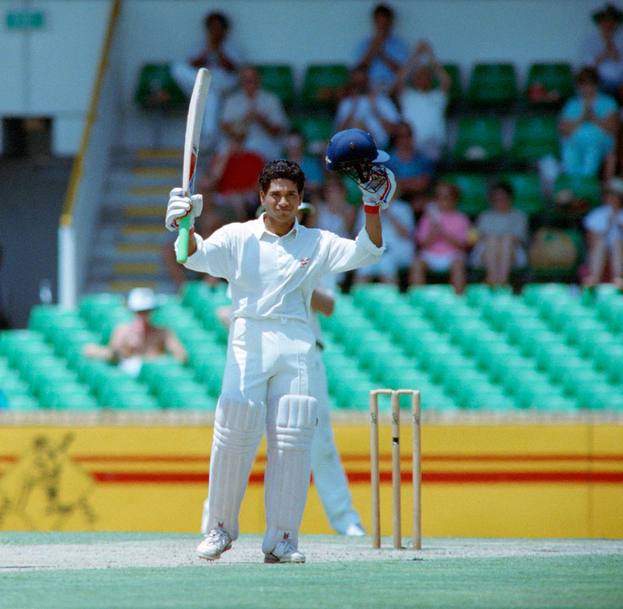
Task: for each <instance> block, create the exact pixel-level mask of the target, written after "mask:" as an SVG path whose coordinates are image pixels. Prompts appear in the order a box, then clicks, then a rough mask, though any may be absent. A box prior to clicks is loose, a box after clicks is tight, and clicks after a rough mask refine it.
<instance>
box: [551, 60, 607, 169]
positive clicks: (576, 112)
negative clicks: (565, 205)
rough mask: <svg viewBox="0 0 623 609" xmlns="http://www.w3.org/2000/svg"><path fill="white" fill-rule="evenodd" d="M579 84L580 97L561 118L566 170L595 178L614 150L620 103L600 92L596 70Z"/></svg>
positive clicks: (580, 76)
mask: <svg viewBox="0 0 623 609" xmlns="http://www.w3.org/2000/svg"><path fill="white" fill-rule="evenodd" d="M576 84H577V90H578V95H577V96H575V97H572V98H571V99H569V100H568V101H567V103H566V104H565V105H564V107H563V109H562V114H561V116H560V133H561V135H562V139H561V143H562V147H561V148H562V164H563V169H564V172H565V173H567V174H569V175H572V176H595V175H597V174H598V173H599V170H600V168H601V164H602V163H603V161H604V159H605V158H606V156H607V155H609V154H610V153H611V152H612V151H613V148H614V138H615V135H616V132H617V128H618V123H619V120H618V116H617V113H618V108H617V103H616V101H615V100H614V99H613V98H612V97H610V96H609V95H604V94H603V93H600V92H599V89H598V86H599V77H598V75H597V71H596V70H595V69H594V68H583V69H582V70H580V72H579V73H578V75H577V77H576ZM613 160H614V159H613Z"/></svg>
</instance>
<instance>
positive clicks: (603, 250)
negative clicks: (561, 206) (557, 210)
mask: <svg viewBox="0 0 623 609" xmlns="http://www.w3.org/2000/svg"><path fill="white" fill-rule="evenodd" d="M583 224H584V228H585V229H586V236H587V240H588V264H589V275H588V276H587V277H586V278H585V280H584V285H586V286H594V285H597V284H598V283H600V282H601V281H602V279H603V276H604V272H605V270H606V265H607V263H608V262H610V276H611V278H612V282H613V283H614V284H615V285H617V286H618V287H619V288H620V289H623V178H612V179H610V180H609V181H608V182H607V184H606V187H605V189H604V204H603V205H601V206H600V207H596V208H595V209H593V210H592V211H591V212H590V213H588V214H587V216H586V217H585V218H584V221H583Z"/></svg>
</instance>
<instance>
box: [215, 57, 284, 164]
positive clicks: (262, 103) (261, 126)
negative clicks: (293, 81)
mask: <svg viewBox="0 0 623 609" xmlns="http://www.w3.org/2000/svg"><path fill="white" fill-rule="evenodd" d="M221 121H222V122H221V126H222V129H223V133H224V134H225V135H227V136H234V135H235V133H236V132H238V131H240V129H241V128H243V129H244V130H245V132H246V137H245V140H244V142H243V144H244V148H245V149H246V150H252V151H253V152H257V153H258V154H259V155H260V156H262V157H263V158H264V160H266V161H272V160H274V159H278V158H281V156H282V154H283V144H284V142H283V136H284V135H285V133H286V129H287V127H288V117H287V116H286V113H285V110H284V109H283V105H282V104H281V101H279V98H278V97H277V96H276V95H275V94H274V93H271V92H270V91H266V90H264V89H262V88H261V80H260V75H259V73H258V71H257V69H256V68H254V67H253V66H245V67H243V68H242V69H241V70H240V90H239V91H236V92H235V93H232V94H231V95H230V96H229V97H227V99H226V100H225V103H224V105H223V115H222V117H221Z"/></svg>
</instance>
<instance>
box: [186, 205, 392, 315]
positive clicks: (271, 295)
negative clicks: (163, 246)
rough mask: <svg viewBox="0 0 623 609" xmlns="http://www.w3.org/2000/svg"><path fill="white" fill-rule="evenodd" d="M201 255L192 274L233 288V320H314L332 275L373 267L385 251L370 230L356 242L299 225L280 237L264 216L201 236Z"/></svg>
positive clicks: (192, 260)
mask: <svg viewBox="0 0 623 609" xmlns="http://www.w3.org/2000/svg"><path fill="white" fill-rule="evenodd" d="M195 242H196V244H197V251H196V252H195V253H194V254H193V255H192V256H189V258H188V260H187V261H186V264H185V265H184V266H186V268H189V269H191V270H193V271H199V272H204V273H209V274H210V275H214V276H215V277H222V278H224V279H226V280H227V281H228V282H229V285H230V288H231V296H232V319H234V318H236V317H246V318H250V319H283V320H287V319H294V320H299V321H303V322H307V321H308V320H309V313H310V309H311V307H310V300H311V294H312V292H313V290H314V288H315V287H316V286H317V285H318V283H319V281H320V279H321V277H322V276H323V275H325V274H327V273H342V272H345V271H351V270H353V269H357V268H360V267H362V266H366V265H368V264H373V263H374V262H376V261H377V260H378V258H379V256H381V254H382V253H383V251H384V249H385V248H384V247H383V246H382V247H376V246H375V245H374V244H373V243H372V241H370V238H369V237H368V233H367V232H366V230H365V228H364V229H363V230H362V231H361V232H360V233H359V235H357V238H356V239H355V240H353V239H344V238H342V237H338V236H337V235H335V234H333V233H330V232H328V231H324V230H320V229H317V228H306V227H304V226H301V225H300V224H298V223H295V225H294V227H293V228H292V230H291V231H290V232H289V233H288V234H287V235H284V236H283V237H279V236H277V235H275V234H273V233H271V232H269V231H268V230H267V229H266V226H265V224H264V215H262V216H260V217H259V218H258V219H257V220H250V221H249V222H242V223H232V224H227V225H226V226H223V227H222V228H219V229H218V230H217V231H214V233H212V235H210V237H208V238H207V239H202V238H201V237H199V235H197V234H195Z"/></svg>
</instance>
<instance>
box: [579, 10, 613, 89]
mask: <svg viewBox="0 0 623 609" xmlns="http://www.w3.org/2000/svg"><path fill="white" fill-rule="evenodd" d="M621 21H623V12H622V11H621V10H619V9H618V8H617V7H616V6H615V5H614V4H606V5H605V6H604V7H603V8H601V9H599V10H597V11H595V12H594V13H593V22H594V23H595V25H596V26H597V29H595V30H593V31H592V32H591V33H590V35H589V37H588V38H587V39H586V42H585V44H584V48H583V50H582V51H583V52H582V59H583V61H586V59H587V58H588V60H589V61H590V64H591V65H592V66H593V67H594V68H595V69H596V70H597V72H598V74H599V80H600V84H601V88H602V89H603V91H604V92H605V93H607V94H608V95H611V96H612V97H614V98H615V99H617V100H619V101H621V100H622V99H623V91H622V87H623V31H621V28H620V25H621Z"/></svg>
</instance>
